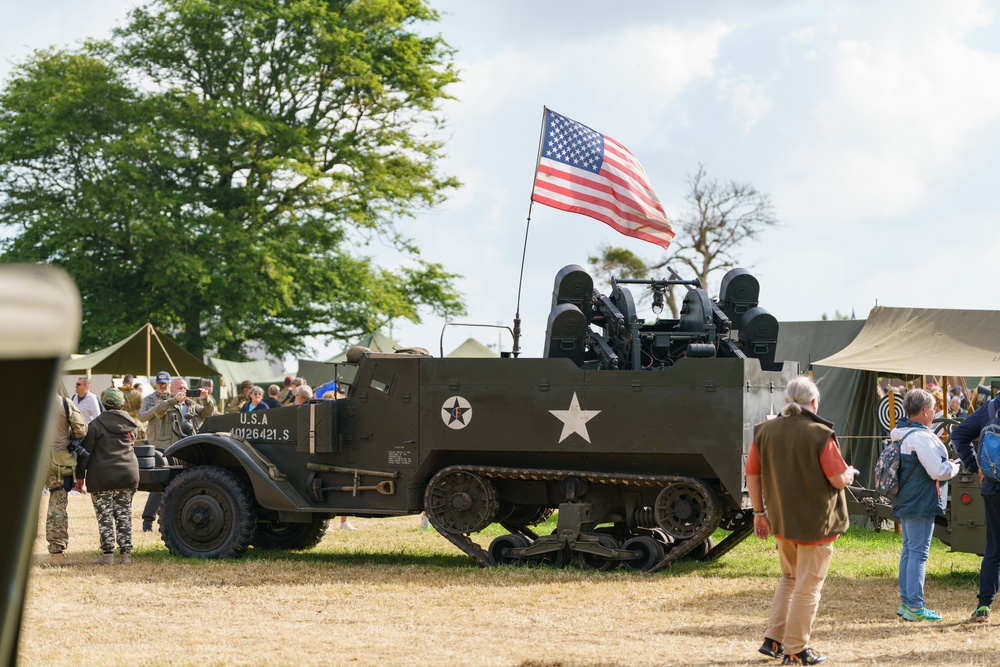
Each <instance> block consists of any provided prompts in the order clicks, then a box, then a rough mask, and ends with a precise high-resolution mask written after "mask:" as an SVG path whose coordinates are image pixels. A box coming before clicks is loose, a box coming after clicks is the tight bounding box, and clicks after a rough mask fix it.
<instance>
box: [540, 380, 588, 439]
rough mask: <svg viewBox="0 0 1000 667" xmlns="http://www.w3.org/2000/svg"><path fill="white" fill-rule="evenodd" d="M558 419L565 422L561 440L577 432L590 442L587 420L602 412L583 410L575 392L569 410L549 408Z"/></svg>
mask: <svg viewBox="0 0 1000 667" xmlns="http://www.w3.org/2000/svg"><path fill="white" fill-rule="evenodd" d="M549 412H551V413H552V414H553V415H554V416H555V418H556V419H558V420H559V421H561V422H562V423H563V429H562V434H561V435H560V436H559V442H562V441H563V440H565V439H566V438H568V437H569V436H570V434H572V433H577V434H579V435H580V437H581V438H583V439H584V440H586V441H587V442H590V434H589V433H587V422H589V421H590V420H591V419H593V418H594V417H596V416H597V415H599V414H601V411H600V410H581V409H580V401H579V400H577V398H576V392H575V391H574V392H573V400H572V401H570V402H569V410H549Z"/></svg>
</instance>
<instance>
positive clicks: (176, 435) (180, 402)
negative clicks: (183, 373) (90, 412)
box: [139, 371, 215, 533]
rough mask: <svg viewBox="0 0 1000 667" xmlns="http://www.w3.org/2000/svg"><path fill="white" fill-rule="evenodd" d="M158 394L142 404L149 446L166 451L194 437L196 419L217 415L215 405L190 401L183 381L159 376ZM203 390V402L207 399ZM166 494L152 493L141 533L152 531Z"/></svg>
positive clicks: (140, 416) (142, 415) (153, 394)
mask: <svg viewBox="0 0 1000 667" xmlns="http://www.w3.org/2000/svg"><path fill="white" fill-rule="evenodd" d="M155 382H156V391H154V392H153V393H152V394H150V395H149V396H147V397H146V398H144V399H143V401H142V409H141V410H139V419H142V420H145V421H146V443H147V444H150V445H153V446H154V447H156V448H157V449H159V450H164V449H166V448H167V447H169V446H170V445H172V444H174V443H175V442H177V441H178V440H180V439H181V438H183V437H184V436H186V435H191V434H193V433H194V426H193V425H192V423H191V420H192V419H194V418H197V417H201V418H204V417H211V416H212V415H214V414H215V402H214V401H213V402H211V403H206V404H205V405H201V404H199V403H195V402H194V401H193V400H191V399H190V398H188V397H187V382H185V381H184V378H173V379H171V377H170V373H168V372H166V371H160V372H159V373H157V374H156V378H155ZM205 396H206V394H205V390H204V388H203V389H202V391H201V396H200V398H205ZM162 500H163V494H162V493H159V492H152V493H150V494H149V497H148V498H147V499H146V507H145V508H144V509H143V511H142V531H143V532H144V533H148V532H150V531H151V530H153V519H154V518H155V517H156V512H157V511H158V510H159V508H160V503H161V502H162Z"/></svg>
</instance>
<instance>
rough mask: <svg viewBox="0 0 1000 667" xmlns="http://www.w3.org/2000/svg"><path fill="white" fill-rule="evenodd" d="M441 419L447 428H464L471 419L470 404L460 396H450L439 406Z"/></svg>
mask: <svg viewBox="0 0 1000 667" xmlns="http://www.w3.org/2000/svg"><path fill="white" fill-rule="evenodd" d="M441 419H442V421H444V424H445V426H447V427H448V428H454V429H459V428H465V427H466V426H468V425H469V422H470V421H472V404H471V403H469V402H468V401H467V400H465V399H464V398H462V397H461V396H452V397H451V398H449V399H448V400H446V401H445V402H444V405H442V406H441Z"/></svg>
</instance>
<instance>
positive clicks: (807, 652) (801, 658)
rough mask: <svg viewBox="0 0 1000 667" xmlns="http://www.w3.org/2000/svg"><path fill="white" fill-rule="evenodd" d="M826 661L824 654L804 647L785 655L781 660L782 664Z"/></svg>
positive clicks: (821, 662) (809, 663) (818, 663)
mask: <svg viewBox="0 0 1000 667" xmlns="http://www.w3.org/2000/svg"><path fill="white" fill-rule="evenodd" d="M824 662H826V656H825V655H820V654H819V653H817V652H816V651H814V650H812V649H811V648H804V649H802V650H801V651H799V652H798V653H792V654H789V655H786V656H785V659H784V660H782V661H781V664H783V665H820V664H823V663H824Z"/></svg>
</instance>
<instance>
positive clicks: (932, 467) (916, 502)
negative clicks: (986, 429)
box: [889, 389, 958, 621]
mask: <svg viewBox="0 0 1000 667" xmlns="http://www.w3.org/2000/svg"><path fill="white" fill-rule="evenodd" d="M903 411H904V412H905V413H906V418H905V419H900V420H899V422H898V423H897V424H896V428H894V429H893V430H892V433H890V434H889V438H890V439H891V440H892V441H893V442H894V443H898V446H899V492H898V493H897V494H896V495H895V496H893V498H892V513H893V515H894V516H897V517H899V525H900V528H901V532H902V533H903V549H902V551H901V552H900V556H899V609H897V610H896V615H897V616H901V617H902V618H903V619H905V620H907V621H940V620H941V615H940V614H938V613H937V612H936V611H934V610H933V609H928V608H927V607H926V606H925V605H924V574H925V572H926V567H927V557H928V556H929V555H930V551H931V537H933V535H934V517H936V516H944V505H945V501H947V499H948V491H947V488H948V485H947V483H945V484H943V485H942V482H946V480H949V479H951V478H952V477H954V476H955V475H957V474H958V462H957V461H950V460H948V450H947V449H945V446H944V444H943V443H942V442H941V440H940V438H938V436H937V435H935V434H934V432H933V431H932V430H931V424H932V423H933V421H934V415H935V413H936V404H935V399H934V396H933V395H932V394H931V393H930V392H927V391H925V390H923V389H911V390H910V391H908V392H906V396H904V397H903ZM889 446H890V447H891V446H893V445H889Z"/></svg>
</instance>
